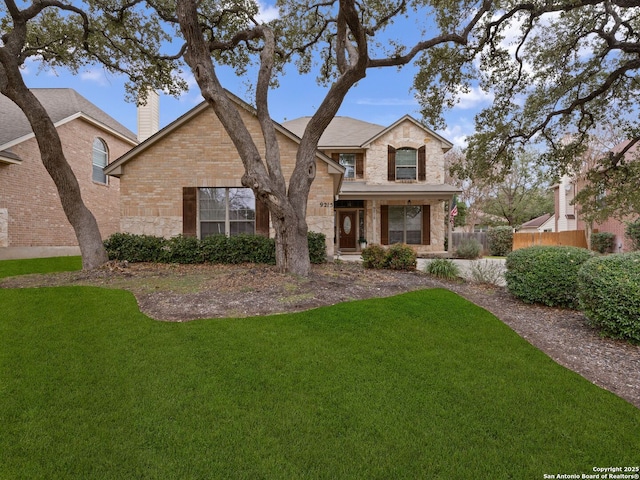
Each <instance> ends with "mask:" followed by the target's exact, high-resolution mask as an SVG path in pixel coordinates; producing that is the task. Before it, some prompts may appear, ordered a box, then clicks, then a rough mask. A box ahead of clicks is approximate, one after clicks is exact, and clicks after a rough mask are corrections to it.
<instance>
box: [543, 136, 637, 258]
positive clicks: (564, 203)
mask: <svg viewBox="0 0 640 480" xmlns="http://www.w3.org/2000/svg"><path fill="white" fill-rule="evenodd" d="M628 143H629V142H628V141H624V142H622V143H620V144H618V145H616V146H615V147H614V148H613V149H612V151H613V152H614V153H618V152H620V151H622V150H623V148H624V147H626V146H627V145H628ZM626 158H627V161H638V149H637V147H635V146H634V147H633V148H632V149H630V150H629V151H628V152H627V153H626ZM584 186H585V179H584V177H583V176H582V175H573V176H569V175H564V176H562V177H561V178H560V181H559V182H558V184H556V185H554V187H553V188H554V196H555V205H556V212H557V213H556V216H555V231H557V232H564V231H571V230H584V231H585V234H586V236H587V237H589V236H590V235H591V233H592V232H608V233H612V234H613V235H614V236H615V238H614V245H613V251H614V252H616V253H622V252H626V251H630V250H631V249H632V242H630V240H629V238H627V237H626V233H625V230H626V222H633V221H635V220H637V219H638V216H639V212H629V214H628V215H627V216H626V217H625V218H624V219H623V220H621V219H619V218H615V217H609V218H606V219H604V220H602V221H600V222H594V223H592V224H589V223H588V222H587V221H585V219H584V217H583V216H582V215H581V206H580V205H579V204H576V203H575V198H576V196H577V195H578V193H579V192H580V191H581V190H582V189H583V188H584ZM602 201H605V202H606V194H605V195H604V196H603V197H602ZM589 240H590V238H587V241H588V242H589Z"/></svg>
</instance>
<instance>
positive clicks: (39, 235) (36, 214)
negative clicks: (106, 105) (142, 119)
mask: <svg viewBox="0 0 640 480" xmlns="http://www.w3.org/2000/svg"><path fill="white" fill-rule="evenodd" d="M32 92H33V93H34V94H35V95H36V97H37V98H38V100H39V101H40V102H41V103H42V105H43V106H44V107H45V109H46V110H47V112H48V113H49V115H50V117H51V119H52V120H53V123H54V125H55V126H56V129H57V131H58V134H59V136H60V140H61V142H62V147H63V150H64V152H65V156H66V158H67V161H68V162H69V164H70V166H71V168H72V169H73V171H74V173H75V176H76V178H77V179H78V183H79V184H80V189H81V192H82V198H83V200H84V202H85V204H86V205H87V207H88V208H89V210H91V212H93V214H94V216H95V217H96V219H97V221H98V225H99V228H100V233H101V234H102V236H103V237H104V238H106V237H107V236H109V235H111V234H112V233H114V232H116V231H118V230H119V216H118V212H117V205H118V198H119V182H118V180H117V179H114V178H109V177H107V176H106V175H105V173H104V171H103V168H104V167H105V166H106V165H107V164H108V163H109V162H110V161H111V160H112V159H115V158H118V157H119V156H121V155H123V154H124V153H125V152H127V151H128V150H130V149H131V148H132V147H133V146H134V145H136V144H137V141H136V137H135V134H134V133H132V132H131V131H130V130H128V129H127V128H125V127H124V126H123V125H121V124H120V123H118V122H117V121H116V120H114V119H113V118H111V117H110V116H109V115H107V114H106V113H105V112H103V111H102V110H100V109H99V108H98V107H96V106H95V105H93V104H92V103H91V102H89V101H88V100H87V99H86V98H84V97H82V96H81V95H79V94H78V93H77V92H76V91H74V90H72V89H68V88H51V89H48V88H38V89H33V90H32ZM77 245H78V242H77V239H76V236H75V234H74V230H73V228H72V227H71V225H70V224H69V222H68V220H67V218H66V216H65V214H64V212H63V210H62V206H61V203H60V199H59V197H58V192H57V190H56V187H55V184H54V183H53V180H52V179H51V177H50V176H49V174H48V173H47V171H46V170H45V168H44V165H43V164H42V161H41V159H40V153H39V150H38V145H37V142H36V139H35V137H34V134H33V132H32V131H31V126H30V125H29V122H28V121H27V119H26V117H25V116H24V114H23V113H22V111H21V110H20V109H19V108H18V107H17V106H16V105H15V104H14V103H13V102H11V101H10V100H9V99H8V98H6V97H4V96H2V95H0V258H2V257H3V256H4V257H10V256H11V255H10V252H11V249H14V250H15V248H14V247H19V248H21V249H22V250H23V251H29V248H30V247H33V248H38V249H41V248H42V247H69V246H77Z"/></svg>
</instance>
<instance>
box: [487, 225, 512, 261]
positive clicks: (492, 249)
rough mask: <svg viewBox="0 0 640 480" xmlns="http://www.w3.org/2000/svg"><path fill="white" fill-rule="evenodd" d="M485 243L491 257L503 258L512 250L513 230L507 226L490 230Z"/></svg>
mask: <svg viewBox="0 0 640 480" xmlns="http://www.w3.org/2000/svg"><path fill="white" fill-rule="evenodd" d="M487 241H488V242H489V253H490V254H491V255H494V256H496V257H504V256H505V255H507V254H508V253H509V252H510V251H511V250H512V249H513V229H512V228H511V227H508V226H503V227H494V228H490V229H489V231H488V232H487Z"/></svg>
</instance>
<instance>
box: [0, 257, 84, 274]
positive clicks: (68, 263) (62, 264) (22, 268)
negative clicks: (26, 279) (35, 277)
mask: <svg viewBox="0 0 640 480" xmlns="http://www.w3.org/2000/svg"><path fill="white" fill-rule="evenodd" d="M81 269H82V257H77V256H74V257H51V258H30V259H25V260H0V278H5V277H13V276H15V275H26V274H28V273H52V272H71V271H74V270H81Z"/></svg>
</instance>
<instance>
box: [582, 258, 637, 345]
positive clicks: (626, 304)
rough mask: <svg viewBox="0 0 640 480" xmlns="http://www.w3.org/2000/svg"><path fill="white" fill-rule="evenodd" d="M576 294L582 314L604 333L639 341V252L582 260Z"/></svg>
mask: <svg viewBox="0 0 640 480" xmlns="http://www.w3.org/2000/svg"><path fill="white" fill-rule="evenodd" d="M578 297H579V300H580V308H581V310H582V312H583V313H584V315H585V317H587V319H588V320H589V322H590V323H591V324H592V325H594V326H596V327H598V328H600V329H601V330H602V332H603V333H604V334H605V335H608V336H610V337H613V338H621V339H626V340H632V341H634V342H640V252H632V253H622V254H616V255H609V256H606V257H596V258H592V259H590V260H589V261H587V262H585V263H584V265H582V267H581V268H580V271H579V272H578Z"/></svg>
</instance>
